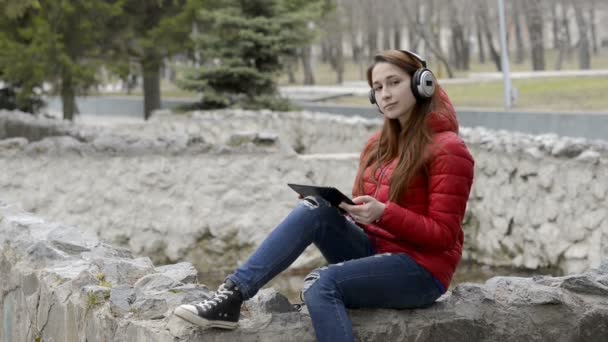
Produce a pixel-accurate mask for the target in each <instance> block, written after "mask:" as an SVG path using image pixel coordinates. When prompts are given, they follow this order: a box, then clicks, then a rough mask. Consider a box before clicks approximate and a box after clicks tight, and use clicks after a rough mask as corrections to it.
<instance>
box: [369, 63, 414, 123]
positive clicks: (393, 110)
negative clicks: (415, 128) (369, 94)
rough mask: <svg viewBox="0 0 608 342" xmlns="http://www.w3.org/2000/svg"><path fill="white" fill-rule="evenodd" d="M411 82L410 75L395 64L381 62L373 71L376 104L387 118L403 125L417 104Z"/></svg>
mask: <svg viewBox="0 0 608 342" xmlns="http://www.w3.org/2000/svg"><path fill="white" fill-rule="evenodd" d="M410 82H411V77H410V75H408V74H407V73H406V72H405V71H403V70H402V69H401V68H399V67H397V66H395V65H393V64H390V63H386V62H380V63H378V64H376V65H375V66H374V68H373V69H372V87H373V89H374V92H375V95H376V103H377V104H378V106H379V107H380V110H381V111H382V113H383V114H384V116H385V117H387V118H389V119H397V120H399V122H400V123H401V124H402V125H403V124H404V123H405V120H406V119H407V118H408V116H409V115H410V113H411V111H412V109H413V108H414V105H415V104H416V98H415V97H414V94H413V93H412V89H411V88H410Z"/></svg>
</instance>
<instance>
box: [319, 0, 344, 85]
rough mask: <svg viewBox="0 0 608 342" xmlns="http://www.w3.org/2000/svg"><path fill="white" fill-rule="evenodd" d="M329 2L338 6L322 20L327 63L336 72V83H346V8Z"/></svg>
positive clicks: (329, 0) (329, 1) (329, 2)
mask: <svg viewBox="0 0 608 342" xmlns="http://www.w3.org/2000/svg"><path fill="white" fill-rule="evenodd" d="M326 1H328V5H331V6H333V5H336V9H335V10H334V11H332V12H330V13H328V14H325V15H324V17H323V20H322V23H321V25H322V27H323V31H325V38H324V40H323V41H324V42H325V46H326V49H327V51H326V53H327V62H329V65H330V66H331V68H332V69H333V70H334V71H335V72H336V82H337V83H338V84H340V83H342V82H343V81H344V49H343V43H344V42H343V34H342V32H343V31H344V27H346V23H343V21H344V22H346V20H344V17H345V15H344V7H342V6H340V4H339V3H332V2H331V0H326Z"/></svg>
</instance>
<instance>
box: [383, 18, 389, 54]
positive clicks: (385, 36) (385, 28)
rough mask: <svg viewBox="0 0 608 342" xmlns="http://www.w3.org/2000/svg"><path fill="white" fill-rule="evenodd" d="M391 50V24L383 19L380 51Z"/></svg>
mask: <svg viewBox="0 0 608 342" xmlns="http://www.w3.org/2000/svg"><path fill="white" fill-rule="evenodd" d="M390 48H391V23H390V21H388V20H386V19H384V20H382V49H384V50H389V49H390Z"/></svg>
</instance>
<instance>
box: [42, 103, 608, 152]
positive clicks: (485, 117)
mask: <svg viewBox="0 0 608 342" xmlns="http://www.w3.org/2000/svg"><path fill="white" fill-rule="evenodd" d="M188 102H189V100H187V99H180V100H177V99H173V100H166V101H163V108H172V107H175V106H178V105H180V104H184V103H188ZM77 103H78V108H80V111H81V112H82V113H83V115H81V117H80V118H79V119H77V120H79V121H81V122H85V123H87V122H88V123H97V124H106V125H111V124H116V123H135V122H142V121H143V119H142V118H143V114H142V113H143V101H142V99H141V98H139V97H108V96H103V97H86V98H78V99H77ZM297 104H298V105H299V106H300V107H301V108H302V109H305V110H309V111H314V112H322V113H330V114H337V115H344V116H362V117H365V118H378V117H379V115H380V114H379V113H378V111H377V110H376V109H375V108H374V107H372V106H343V105H331V104H323V103H314V102H305V101H304V102H297ZM49 107H50V108H49V109H50V111H52V112H55V113H58V112H59V111H60V109H61V104H60V101H59V99H57V98H55V99H51V100H50V101H49ZM456 111H457V114H458V120H459V121H460V124H461V125H462V126H467V127H475V126H482V127H486V128H490V129H504V130H509V131H519V132H525V133H531V134H540V133H556V134H558V135H563V136H571V137H584V138H588V139H601V140H606V141H608V113H584V112H582V113H555V112H504V111H498V110H488V109H468V108H457V109H456Z"/></svg>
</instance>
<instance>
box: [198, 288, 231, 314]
mask: <svg viewBox="0 0 608 342" xmlns="http://www.w3.org/2000/svg"><path fill="white" fill-rule="evenodd" d="M232 293H233V292H232V291H230V290H227V289H226V288H225V287H224V284H222V285H220V287H219V288H218V289H217V292H215V295H214V296H213V297H211V298H209V299H207V300H205V301H204V302H201V303H198V304H196V306H200V307H201V308H203V310H209V309H211V308H212V307H214V306H217V305H219V304H220V303H221V302H222V301H223V300H224V299H228V295H229V294H232Z"/></svg>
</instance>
